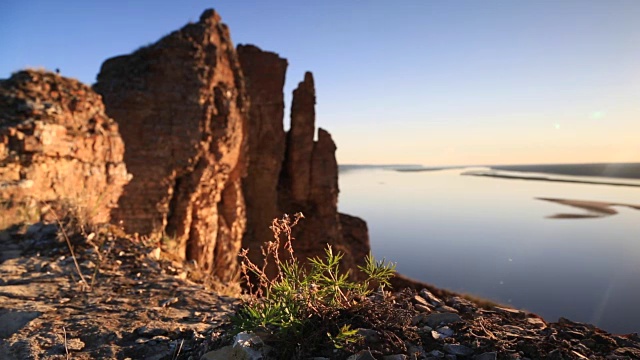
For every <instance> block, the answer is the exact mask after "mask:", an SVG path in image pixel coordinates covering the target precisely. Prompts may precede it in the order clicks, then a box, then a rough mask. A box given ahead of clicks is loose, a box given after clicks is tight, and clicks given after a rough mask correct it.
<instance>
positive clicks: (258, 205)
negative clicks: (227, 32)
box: [237, 45, 287, 264]
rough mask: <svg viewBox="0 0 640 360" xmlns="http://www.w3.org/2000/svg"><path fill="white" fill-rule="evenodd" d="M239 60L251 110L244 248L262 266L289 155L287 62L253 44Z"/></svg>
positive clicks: (244, 47)
mask: <svg viewBox="0 0 640 360" xmlns="http://www.w3.org/2000/svg"><path fill="white" fill-rule="evenodd" d="M237 51H238V58H239V59H240V64H241V66H242V71H243V73H244V78H245V85H246V89H247V94H248V95H249V98H250V100H251V101H250V102H251V106H250V111H249V118H248V126H247V128H248V130H247V145H248V147H247V153H248V154H247V157H248V159H249V160H248V168H247V177H246V178H245V179H244V180H243V183H242V187H243V190H244V195H245V201H246V208H247V230H246V233H245V235H244V240H243V242H244V247H249V248H252V249H258V251H251V252H249V256H250V258H251V260H252V261H253V262H255V263H257V264H259V263H262V260H261V254H260V251H259V249H260V246H261V245H262V243H264V242H265V241H269V240H271V239H272V237H273V235H272V233H271V230H270V229H269V226H270V225H271V222H272V220H273V219H275V218H279V217H280V216H282V214H280V212H279V210H278V194H277V188H278V178H279V176H280V171H281V169H282V162H283V160H284V151H285V132H284V128H283V125H282V120H283V118H284V93H283V88H284V82H285V75H286V70H287V60H286V59H283V58H281V57H280V56H278V54H275V53H272V52H267V51H262V50H260V49H259V48H258V47H256V46H253V45H240V46H238V48H237Z"/></svg>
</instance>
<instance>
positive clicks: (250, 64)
mask: <svg viewBox="0 0 640 360" xmlns="http://www.w3.org/2000/svg"><path fill="white" fill-rule="evenodd" d="M238 54H239V57H240V62H241V65H242V70H243V72H244V76H245V81H246V84H247V90H248V94H249V97H250V100H251V101H250V103H251V110H250V119H249V123H250V128H249V135H248V138H249V140H248V154H249V155H248V156H249V158H250V162H249V171H248V176H247V177H246V178H245V179H244V182H243V187H244V189H245V196H246V199H247V222H248V224H249V226H248V227H247V232H246V233H245V237H244V240H243V246H244V247H245V248H248V249H249V250H250V251H249V256H250V259H251V260H252V261H253V262H254V263H257V264H261V263H262V260H261V258H262V255H261V251H260V247H261V246H262V244H263V243H264V242H265V241H269V240H271V239H272V235H271V232H270V230H269V228H268V226H269V225H270V223H271V221H272V220H273V219H274V218H279V217H281V216H282V215H283V214H285V213H286V214H291V215H292V214H294V213H297V212H302V213H303V214H304V215H305V219H303V220H302V221H300V223H299V224H298V225H297V227H296V228H294V232H293V234H294V237H295V238H296V240H295V242H294V249H295V253H296V256H297V257H298V258H299V259H301V260H305V259H306V258H308V257H315V256H324V251H325V249H326V246H327V244H329V245H331V246H332V247H333V249H334V251H341V252H343V253H344V254H345V257H344V265H345V267H346V268H354V267H355V264H356V263H358V264H360V262H359V261H357V259H355V258H354V256H353V254H354V253H357V254H358V256H359V255H360V254H365V255H366V254H367V253H368V252H369V238H368V233H367V228H366V223H365V222H364V221H362V220H360V219H358V218H355V217H350V216H348V215H345V224H346V228H345V229H343V227H342V221H341V219H342V217H341V216H342V215H340V214H339V213H338V209H337V205H338V192H339V191H338V164H337V161H336V156H335V152H336V145H335V143H334V142H333V140H332V139H331V135H330V134H329V133H328V132H327V131H325V130H323V129H318V140H317V141H314V135H315V131H316V129H315V102H316V97H315V88H314V81H313V75H312V74H311V73H310V72H307V73H306V74H305V77H304V80H303V81H302V82H300V83H299V85H298V87H297V88H296V90H294V92H293V99H292V105H291V129H290V130H289V132H288V133H287V135H286V147H285V136H284V126H283V111H282V110H283V104H284V100H283V99H284V97H283V94H282V88H283V85H284V79H285V71H286V60H284V59H281V58H280V57H278V56H277V55H276V54H274V53H270V52H264V51H261V50H260V49H258V48H257V47H255V46H251V45H249V46H240V47H238ZM276 203H277V205H276ZM362 259H364V256H362ZM268 270H270V271H274V270H275V269H268Z"/></svg>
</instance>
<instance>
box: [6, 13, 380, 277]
mask: <svg viewBox="0 0 640 360" xmlns="http://www.w3.org/2000/svg"><path fill="white" fill-rule="evenodd" d="M286 70H287V60H285V59H283V58H281V57H280V56H278V55H277V54H275V53H271V52H266V51H262V50H260V49H259V48H257V47H255V46H252V45H245V46H239V47H238V49H237V50H236V49H234V46H233V44H232V42H231V38H230V35H229V30H228V28H227V27H226V25H224V24H223V23H222V22H221V20H220V17H219V16H218V14H216V13H215V11H213V10H207V11H205V12H204V13H203V14H202V16H201V18H200V20H199V21H198V22H197V23H193V24H188V25H186V26H185V27H183V28H182V29H180V30H178V31H175V32H173V33H171V34H169V35H167V36H165V37H164V38H162V39H160V40H159V41H158V42H156V43H154V44H151V45H148V46H145V47H143V48H141V49H139V50H137V51H135V52H133V53H132V54H129V55H123V56H117V57H114V58H111V59H108V60H107V61H105V62H104V64H103V65H102V68H101V70H100V74H99V75H98V81H97V83H96V84H95V85H94V90H95V91H96V92H97V93H99V94H100V95H102V101H103V102H104V107H106V114H108V116H110V117H111V118H112V119H113V120H112V119H111V118H109V117H107V115H106V114H105V113H104V107H103V105H102V102H101V99H100V96H99V95H98V94H96V93H94V92H93V91H92V90H91V89H89V88H88V87H86V86H84V85H81V84H79V83H77V82H69V81H67V80H63V79H62V78H60V77H59V76H56V75H53V74H44V73H38V72H26V73H20V74H18V75H16V76H15V79H14V78H12V80H10V81H7V82H5V83H3V86H4V87H7V88H9V87H13V88H15V89H19V90H11V91H9V90H8V91H9V92H7V94H8V95H6V96H4V97H3V108H6V109H8V110H7V111H5V112H6V113H7V114H9V115H6V116H5V117H4V119H3V126H4V128H6V129H4V130H3V135H2V136H3V138H2V139H3V142H2V143H1V144H2V145H1V146H2V147H1V148H0V149H1V150H2V152H1V153H2V155H3V157H4V158H6V159H5V160H4V161H3V167H2V168H1V169H2V170H1V171H2V178H3V186H4V187H5V188H7V189H11V191H3V197H6V198H7V199H4V202H5V203H7V202H8V201H12V200H11V199H12V198H10V196H13V195H9V194H13V193H17V192H19V191H22V190H23V189H25V188H26V187H29V191H31V192H33V191H34V189H35V190H36V191H37V193H38V194H40V195H38V198H39V199H45V200H47V199H54V198H60V197H61V195H62V193H65V192H74V191H75V192H77V193H78V194H75V195H74V196H76V197H77V196H80V195H86V197H87V201H88V203H91V204H96V208H97V210H96V211H97V212H98V214H99V216H98V218H99V219H100V220H102V221H108V220H109V218H111V221H112V222H113V223H116V224H120V225H122V226H123V227H124V229H125V230H126V231H127V232H128V233H138V234H139V235H143V236H155V237H157V238H160V239H162V240H163V241H164V244H165V248H166V249H167V250H169V251H170V252H172V253H173V254H174V255H176V256H177V257H178V258H179V259H180V260H183V261H185V260H189V261H195V262H196V263H197V264H198V266H199V267H200V268H201V269H203V270H205V271H207V272H210V273H211V274H213V275H214V276H215V277H216V278H218V279H219V280H222V281H229V280H233V279H234V278H235V277H236V276H237V274H238V259H237V254H238V251H239V249H240V247H241V246H242V243H243V242H244V247H247V248H249V249H251V252H250V256H251V258H252V259H253V260H254V261H255V262H260V257H261V252H260V247H261V245H262V244H263V243H264V242H265V241H268V240H270V239H271V238H272V234H271V232H270V229H269V225H270V224H271V221H272V220H273V219H274V218H277V217H280V216H282V214H283V213H288V214H292V213H296V212H302V213H304V214H305V216H306V219H305V220H304V221H302V222H301V223H300V224H299V225H298V227H297V228H296V229H295V230H294V236H295V237H296V238H297V241H296V244H295V248H296V253H297V255H298V257H299V258H301V259H306V258H307V257H311V256H322V255H323V253H324V250H325V248H326V245H327V244H329V245H331V246H333V247H334V249H335V250H338V251H342V252H344V253H345V258H344V261H345V265H346V267H347V268H350V267H353V266H354V264H355V261H354V257H353V255H354V254H357V258H358V259H361V258H363V257H364V256H361V255H362V254H366V253H367V252H368V250H369V246H368V236H367V232H366V224H365V223H364V222H363V221H361V220H357V219H356V218H352V217H349V216H344V215H340V214H338V208H337V204H338V192H339V191H338V165H337V161H336V157H335V152H336V145H335V143H334V142H333V140H332V138H331V135H330V134H329V133H328V132H327V131H325V130H323V129H318V132H317V141H314V137H315V136H316V126H315V102H316V94H315V87H314V79H313V75H312V74H311V73H310V72H307V73H306V74H305V75H304V79H303V81H302V82H300V83H299V85H298V87H297V88H296V89H295V91H294V92H293V99H292V104H291V127H290V130H289V131H288V133H285V131H284V125H283V117H284V106H285V104H284V94H283V88H284V83H285V76H286ZM34 89H37V90H34ZM65 89H66V90H65ZM14 93H19V95H15V94H14ZM22 93H24V94H22ZM16 96H18V97H20V96H22V97H24V98H25V99H27V100H24V99H23V100H20V101H18V100H16V99H18V97H16ZM9 110H10V111H9ZM12 111H13V112H15V113H16V114H18V113H20V115H19V116H18V115H16V114H13V113H11V112H12ZM26 119H29V121H26V122H24V123H20V122H19V121H18V120H26ZM51 119H53V120H51ZM114 120H115V121H114ZM5 124H6V125H5ZM18 124H20V125H18ZM7 126H8V127H7ZM118 128H119V129H120V132H121V134H122V139H121V138H120V137H119V136H118ZM67 140H68V141H67ZM122 140H123V141H124V147H123V141H122ZM123 152H124V155H123ZM15 154H18V155H15ZM123 156H124V163H126V164H127V169H128V171H130V172H131V174H132V175H133V178H132V180H131V181H130V182H129V183H128V184H126V183H127V180H129V175H128V174H127V173H126V171H125V170H124V164H123ZM44 158H46V159H53V158H55V159H58V160H56V162H55V164H56V165H55V166H54V167H53V168H51V167H50V166H49V165H46V164H49V163H51V161H49V162H47V161H41V160H40V159H44ZM18 163H20V164H19V165H16V164H18ZM96 164H97V165H96ZM73 166H75V167H77V169H76V168H73V169H72V168H71V167H73ZM96 166H97V167H96ZM25 169H26V170H25ZM80 173H81V174H82V175H78V176H77V177H76V176H64V177H63V174H64V175H68V174H80ZM93 174H98V175H99V176H93ZM100 174H101V175H100ZM90 175H91V176H90ZM63 178H64V180H65V181H61V180H60V179H63ZM76 178H77V179H76ZM5 179H7V180H5ZM124 184H126V186H124V190H122V186H123V185H124ZM9 185H11V186H9ZM117 186H119V187H117ZM94 189H99V190H98V191H95V190H94ZM121 193H122V196H120V194H121ZM65 196H66V195H65ZM119 196H120V197H119ZM118 197H119V200H118ZM116 201H117V207H116V206H115V205H116ZM245 203H246V208H245Z"/></svg>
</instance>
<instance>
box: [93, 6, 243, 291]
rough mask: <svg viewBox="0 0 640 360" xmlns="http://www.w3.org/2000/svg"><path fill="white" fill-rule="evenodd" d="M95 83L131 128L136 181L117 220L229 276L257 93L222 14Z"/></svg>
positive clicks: (207, 15)
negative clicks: (249, 94) (251, 102)
mask: <svg viewBox="0 0 640 360" xmlns="http://www.w3.org/2000/svg"><path fill="white" fill-rule="evenodd" d="M94 88H95V89H96V91H98V92H99V93H100V94H102V96H103V98H104V103H105V105H106V107H107V113H108V114H109V115H110V116H112V117H113V118H114V119H115V120H116V121H117V122H118V123H119V124H120V127H121V129H122V134H123V139H124V142H125V144H126V151H125V154H124V156H125V161H126V163H127V165H128V168H129V171H131V173H132V174H133V180H132V181H131V183H130V184H129V185H128V186H127V187H125V190H124V194H123V196H122V197H121V198H120V202H119V208H118V209H115V210H114V212H113V218H114V220H116V221H121V222H122V223H123V225H124V227H125V229H126V230H127V231H128V232H137V233H140V234H145V235H151V234H153V233H156V234H161V233H162V234H166V236H168V237H169V238H170V239H172V240H173V241H175V249H174V251H175V253H176V255H178V256H180V257H182V258H183V259H186V260H195V261H196V262H197V263H198V265H199V266H200V267H201V268H203V269H204V270H207V271H211V272H212V273H213V275H215V276H216V277H218V278H219V279H220V280H223V281H226V280H230V279H232V278H234V277H235V276H236V274H237V256H236V255H237V253H238V251H239V249H240V244H241V239H242V234H243V233H244V231H245V205H244V196H243V192H242V186H241V179H242V177H243V175H244V173H245V170H246V166H245V162H246V158H245V156H244V155H245V145H244V139H245V132H246V129H247V127H246V121H247V106H248V103H247V100H246V95H245V90H244V81H243V77H242V72H241V70H240V65H239V62H238V59H237V55H236V52H235V49H234V47H233V44H232V42H231V38H230V35H229V30H228V28H227V26H226V25H224V24H223V23H222V22H221V20H220V17H219V15H218V14H217V13H215V11H213V10H207V11H205V12H204V13H203V14H202V16H201V17H200V20H199V21H198V22H197V23H194V24H188V25H186V26H185V27H183V28H182V29H180V30H179V31H176V32H173V33H171V34H169V35H167V36H165V37H164V38H162V39H161V40H159V41H158V42H157V43H155V44H152V45H149V46H147V47H144V48H141V49H139V50H137V51H136V52H134V53H133V54H131V55H125V56H118V57H115V58H112V59H109V60H107V61H106V62H105V63H104V64H103V65H102V68H101V70H100V74H99V75H98V82H97V83H96V84H95V86H94Z"/></svg>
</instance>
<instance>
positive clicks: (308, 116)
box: [283, 72, 316, 203]
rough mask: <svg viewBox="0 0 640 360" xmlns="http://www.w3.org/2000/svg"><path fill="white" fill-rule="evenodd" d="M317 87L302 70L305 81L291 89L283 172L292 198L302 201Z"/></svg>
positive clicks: (305, 192) (308, 173)
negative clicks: (289, 119)
mask: <svg viewBox="0 0 640 360" xmlns="http://www.w3.org/2000/svg"><path fill="white" fill-rule="evenodd" d="M315 107H316V89H315V86H314V81H313V75H312V74H311V73H310V72H307V73H305V74H304V81H302V82H300V83H299V84H298V87H297V88H296V89H295V90H294V91H293V99H292V102H291V129H290V130H289V133H288V134H287V150H286V160H285V164H284V171H285V176H284V177H283V180H284V181H285V182H286V183H285V184H283V185H285V186H287V187H288V190H289V192H290V197H291V200H293V201H295V202H299V203H304V202H306V201H307V200H308V199H309V191H310V186H311V157H312V156H313V155H312V154H313V147H314V145H313V136H314V134H315V131H316V128H315V122H316V111H315Z"/></svg>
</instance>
